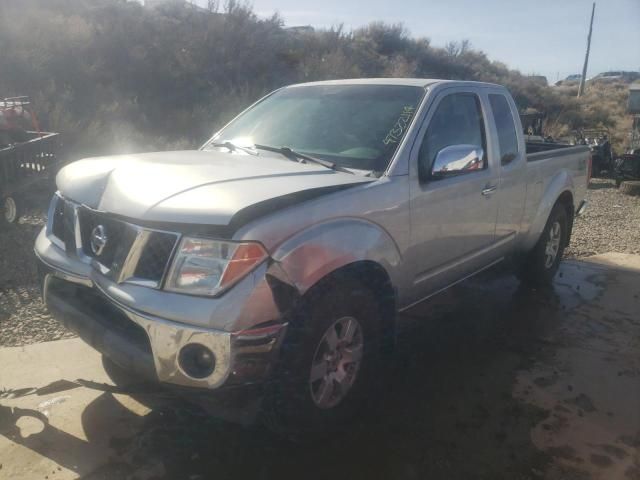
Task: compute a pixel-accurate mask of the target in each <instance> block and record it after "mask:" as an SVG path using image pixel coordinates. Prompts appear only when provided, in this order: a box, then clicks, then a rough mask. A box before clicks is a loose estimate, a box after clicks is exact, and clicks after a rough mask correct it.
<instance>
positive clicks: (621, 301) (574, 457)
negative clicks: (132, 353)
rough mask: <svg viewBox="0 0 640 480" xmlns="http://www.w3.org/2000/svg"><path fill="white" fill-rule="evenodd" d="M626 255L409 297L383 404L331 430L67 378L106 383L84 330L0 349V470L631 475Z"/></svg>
mask: <svg viewBox="0 0 640 480" xmlns="http://www.w3.org/2000/svg"><path fill="white" fill-rule="evenodd" d="M636 262H640V257H637V256H635V257H633V258H630V257H627V256H625V257H618V256H615V255H614V256H611V255H610V256H606V257H604V260H603V258H602V257H600V256H599V258H596V259H590V261H588V262H577V261H567V262H564V263H563V264H562V267H561V271H560V274H559V276H558V278H557V281H556V282H555V285H554V287H553V288H552V289H550V290H529V289H526V288H523V287H521V286H520V285H519V283H518V282H517V281H516V280H515V279H514V277H513V276H510V275H505V274H502V273H500V272H496V271H493V272H487V273H486V274H484V275H483V276H482V277H479V278H476V279H473V280H471V281H467V282H464V283H463V284H461V285H460V286H458V287H456V288H454V289H452V290H450V291H448V292H446V293H444V294H443V295H440V296H438V297H436V298H434V299H432V300H430V301H429V302H425V303H423V304H421V305H419V306H417V307H416V308H414V309H413V310H412V311H411V312H408V313H407V314H406V315H403V317H402V319H401V323H400V331H399V333H398V351H397V354H396V356H395V357H394V362H393V366H392V372H391V375H390V378H389V379H388V380H387V383H386V384H385V388H384V394H383V395H384V396H383V400H382V405H381V408H380V410H379V412H378V413H377V414H375V415H371V416H368V417H365V418H362V419H361V420H360V421H359V422H356V423H355V425H354V426H353V427H351V428H350V429H349V430H348V431H346V432H343V433H341V434H339V435H336V436H335V437H333V438H331V439H330V440H329V441H327V439H322V440H318V441H316V442H310V443H304V444H291V443H290V442H287V441H286V440H284V439H282V438H279V437H276V436H274V435H272V434H270V433H268V432H266V431H264V430H263V429H260V428H252V429H246V428H242V427H239V426H235V425H230V424H227V423H224V422H221V421H218V420H216V419H213V418H211V417H209V416H205V415H204V414H202V413H201V412H200V411H199V410H197V409H194V408H192V407H191V406H189V405H187V404H186V403H184V402H180V401H177V400H174V399H169V398H157V397H155V396H153V395H144V394H143V395H134V396H129V395H122V394H112V393H108V392H104V391H100V390H94V389H91V388H85V387H78V386H77V385H76V383H74V382H75V381H76V379H79V378H80V379H85V380H91V381H94V382H98V383H101V382H109V378H108V376H107V375H106V373H105V371H104V369H103V367H102V364H101V361H100V357H99V355H98V354H97V353H95V352H94V351H93V350H91V349H90V348H89V347H87V346H85V345H84V344H83V343H82V342H81V341H79V340H64V341H58V342H51V343H45V344H38V345H32V346H28V347H24V348H5V349H0V365H2V367H1V369H0V391H1V392H3V393H0V464H1V467H0V478H2V479H4V478H7V479H22V478H25V479H32V478H47V477H48V478H49V479H70V478H79V477H82V478H83V479H93V480H97V479H111V478H117V479H120V478H122V479H128V478H130V479H133V478H136V479H152V478H153V479H172V478H180V479H183V478H186V479H192V480H197V479H204V478H214V477H215V478H263V479H265V478H278V479H283V478H284V479H286V478H296V479H298V478H305V479H313V478H318V479H320V478H322V479H325V478H367V479H377V478H394V479H405V478H406V479H422V478H446V479H464V480H467V479H469V478H491V479H493V478H510V479H511V478H518V479H523V480H524V479H536V478H550V479H563V480H564V479H603V480H604V479H607V480H609V479H614V480H617V479H620V480H633V479H636V478H640V313H639V312H640V270H637V269H636V268H635V265H640V263H636ZM65 381H66V382H68V383H66V382H65ZM52 382H53V385H51V384H52ZM46 386H49V388H48V390H47V389H43V388H42V387H46ZM133 397H135V398H133Z"/></svg>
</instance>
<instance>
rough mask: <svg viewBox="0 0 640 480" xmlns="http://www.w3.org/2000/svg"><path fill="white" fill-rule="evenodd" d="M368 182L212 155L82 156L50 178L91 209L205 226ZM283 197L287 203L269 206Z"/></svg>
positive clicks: (269, 159) (266, 160) (277, 162)
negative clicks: (262, 207) (263, 208)
mask: <svg viewBox="0 0 640 480" xmlns="http://www.w3.org/2000/svg"><path fill="white" fill-rule="evenodd" d="M372 180H374V179H373V178H370V177H364V176H361V175H350V174H348V173H343V172H336V171H334V170H330V169H327V168H325V167H322V166H320V165H315V164H311V163H306V164H303V163H297V162H292V161H290V160H287V159H285V158H284V157H280V156H271V155H264V154H261V155H260V156H253V155H246V154H232V153H225V152H217V151H183V152H162V153H145V154H138V155H120V156H113V157H98V158H89V159H86V160H79V161H77V162H74V163H71V164H69V165H67V166H66V167H64V168H63V169H62V170H60V172H59V173H58V176H57V179H56V181H57V184H58V189H59V190H60V193H61V194H62V195H63V196H65V197H66V198H69V199H71V200H73V201H75V202H78V203H81V204H84V205H86V206H88V207H91V208H93V209H96V210H101V211H105V212H110V213H114V214H118V215H122V216H125V217H129V218H134V219H139V220H144V221H157V222H171V223H174V222H175V223H191V224H208V225H229V224H230V223H232V219H233V217H234V216H235V215H236V214H241V213H246V212H247V211H248V210H255V211H257V210H259V208H257V207H259V206H260V205H265V206H267V205H273V206H275V205H281V206H284V205H285V203H288V204H291V203H295V201H302V200H303V199H306V198H309V196H316V195H319V194H322V193H324V192H330V191H335V190H336V189H339V188H346V187H348V186H351V185H356V184H359V183H367V182H371V181H372ZM310 192H313V193H312V194H311V195H310ZM282 198H286V199H288V200H289V201H288V202H284V203H283V202H282V201H276V202H274V200H278V199H282ZM296 199H298V200H296ZM265 213H268V212H265ZM239 216H243V215H239ZM244 217H246V215H244Z"/></svg>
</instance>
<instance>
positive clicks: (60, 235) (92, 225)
mask: <svg viewBox="0 0 640 480" xmlns="http://www.w3.org/2000/svg"><path fill="white" fill-rule="evenodd" d="M54 202H55V203H52V206H51V208H50V210H49V215H50V217H51V219H50V221H49V225H48V228H47V229H48V234H49V236H50V238H51V240H52V241H54V243H56V244H57V245H58V246H60V247H61V248H64V249H65V250H66V252H67V254H68V255H75V256H77V257H79V258H80V259H81V260H83V261H85V262H87V263H91V264H92V265H93V267H94V268H96V269H97V270H98V271H100V273H102V274H103V275H105V276H107V277H109V278H111V279H112V280H113V281H116V282H119V283H120V282H129V283H137V284H140V285H145V286H149V287H153V288H159V287H160V285H161V283H162V279H163V277H164V274H165V272H166V270H167V267H168V264H169V261H170V260H171V254H172V252H173V249H174V247H175V245H176V243H177V241H178V238H179V234H177V233H174V232H165V231H159V230H153V229H148V228H144V227H141V226H138V225H135V224H132V223H129V222H127V221H125V220H122V219H119V218H116V217H114V216H113V215H109V214H107V213H104V212H99V211H96V210H92V209H90V208H87V207H85V206H81V205H77V204H75V203H73V202H70V201H68V200H65V199H63V198H62V197H58V198H57V200H55V201H54ZM99 225H101V226H102V230H103V231H104V233H105V235H106V242H105V245H104V248H103V249H102V250H101V251H99V250H97V249H96V248H92V245H91V237H92V234H93V233H94V230H95V229H96V227H98V226H99Z"/></svg>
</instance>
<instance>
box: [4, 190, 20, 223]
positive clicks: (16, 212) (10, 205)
mask: <svg viewBox="0 0 640 480" xmlns="http://www.w3.org/2000/svg"><path fill="white" fill-rule="evenodd" d="M21 215H22V202H21V201H20V200H19V199H18V198H17V197H13V196H10V195H7V196H6V197H4V198H3V199H2V222H3V223H4V224H5V225H7V224H9V225H11V224H14V223H16V222H17V221H18V219H19V218H20V216H21Z"/></svg>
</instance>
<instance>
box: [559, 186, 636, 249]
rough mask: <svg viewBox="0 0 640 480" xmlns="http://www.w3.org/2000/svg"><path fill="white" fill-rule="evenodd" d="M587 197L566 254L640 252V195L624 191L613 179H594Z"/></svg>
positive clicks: (576, 221)
mask: <svg viewBox="0 0 640 480" xmlns="http://www.w3.org/2000/svg"><path fill="white" fill-rule="evenodd" d="M587 201H588V202H589V204H588V205H587V209H586V211H585V213H584V214H583V215H581V216H579V217H577V218H576V220H575V223H574V226H573V234H572V236H571V245H570V246H569V248H568V249H567V250H565V257H574V258H579V257H587V256H590V255H596V254H599V253H606V252H617V253H640V197H636V196H630V195H625V194H623V193H621V192H620V191H619V190H618V189H617V188H616V186H615V183H614V182H613V180H605V179H592V180H591V183H590V185H589V190H588V192H587Z"/></svg>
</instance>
